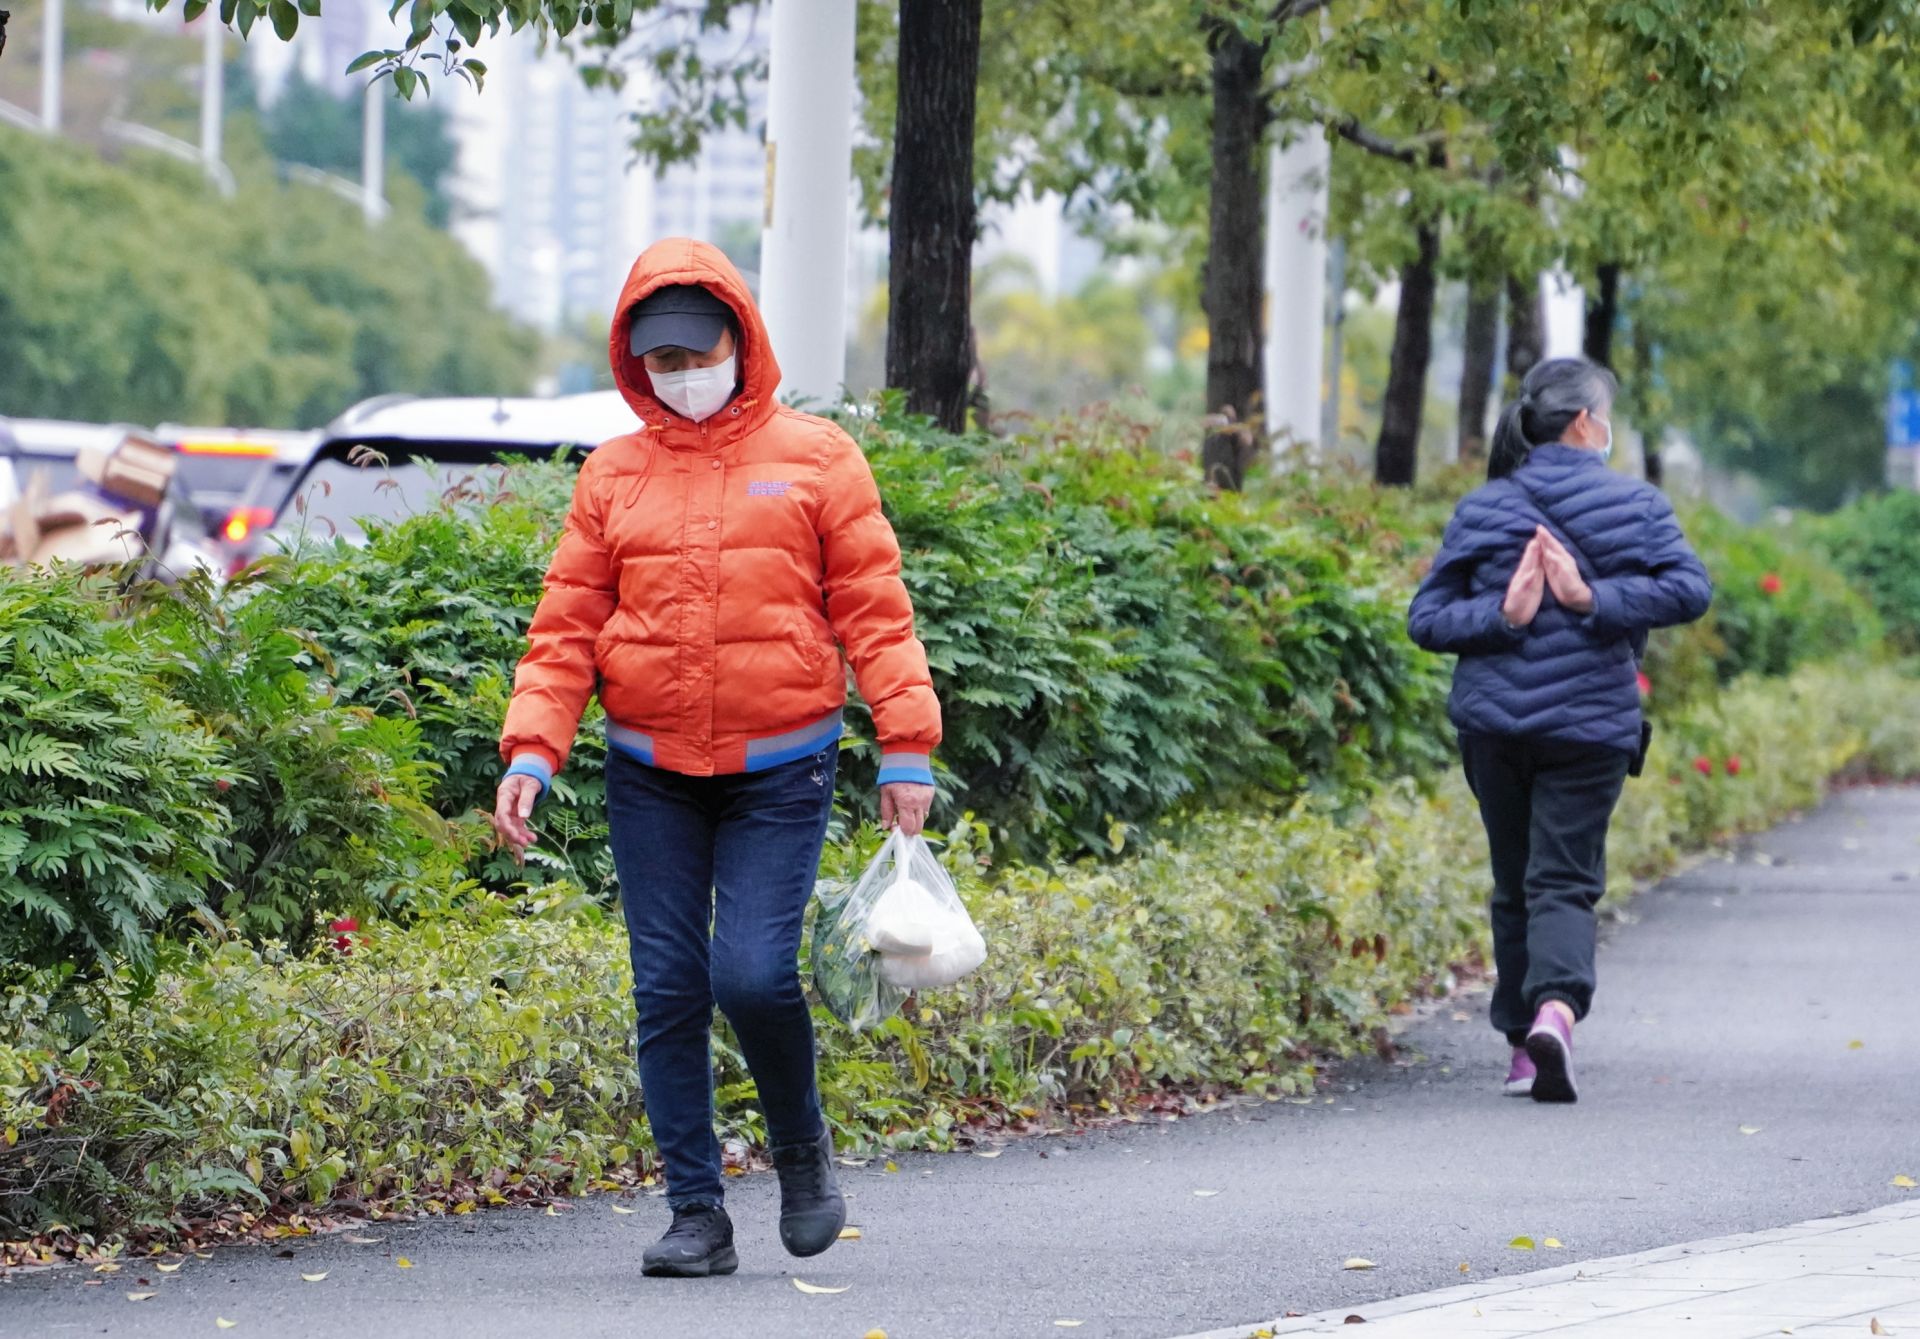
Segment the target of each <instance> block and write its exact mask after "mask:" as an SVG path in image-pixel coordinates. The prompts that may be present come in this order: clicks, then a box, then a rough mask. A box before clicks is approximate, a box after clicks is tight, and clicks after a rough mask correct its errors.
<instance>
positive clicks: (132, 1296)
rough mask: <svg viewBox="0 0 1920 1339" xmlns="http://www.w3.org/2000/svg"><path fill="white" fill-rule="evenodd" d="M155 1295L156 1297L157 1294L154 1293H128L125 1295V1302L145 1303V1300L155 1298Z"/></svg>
mask: <svg viewBox="0 0 1920 1339" xmlns="http://www.w3.org/2000/svg"><path fill="white" fill-rule="evenodd" d="M156 1295H157V1294H154V1293H128V1294H127V1300H128V1301H129V1302H144V1301H146V1300H147V1299H148V1298H149V1297H153V1296H156Z"/></svg>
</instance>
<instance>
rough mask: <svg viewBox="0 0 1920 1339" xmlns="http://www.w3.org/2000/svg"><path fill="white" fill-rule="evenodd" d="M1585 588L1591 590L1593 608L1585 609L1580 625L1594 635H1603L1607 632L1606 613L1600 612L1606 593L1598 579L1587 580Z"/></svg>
mask: <svg viewBox="0 0 1920 1339" xmlns="http://www.w3.org/2000/svg"><path fill="white" fill-rule="evenodd" d="M1587 589H1588V590H1590V591H1592V592H1593V608H1591V609H1589V610H1587V612H1586V614H1585V616H1584V617H1582V618H1581V620H1580V626H1581V627H1583V628H1585V629H1586V630H1587V631H1588V632H1591V633H1593V634H1595V635H1596V636H1605V635H1606V632H1607V626H1608V625H1607V619H1606V615H1605V614H1604V613H1603V612H1602V610H1603V607H1604V604H1605V601H1606V593H1605V590H1604V589H1603V587H1602V586H1601V584H1600V582H1599V581H1598V580H1594V581H1589V582H1588V583H1587Z"/></svg>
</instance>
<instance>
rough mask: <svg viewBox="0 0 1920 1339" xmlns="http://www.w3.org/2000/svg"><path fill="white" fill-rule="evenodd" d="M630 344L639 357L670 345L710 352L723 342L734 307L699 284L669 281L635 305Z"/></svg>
mask: <svg viewBox="0 0 1920 1339" xmlns="http://www.w3.org/2000/svg"><path fill="white" fill-rule="evenodd" d="M629 319H630V321H631V324H630V326H629V327H628V347H629V348H630V349H632V350H633V355H634V357H636V358H643V357H645V356H646V355H647V354H649V353H652V352H653V351H654V350H655V349H663V348H666V347H668V346H669V345H671V346H673V347H675V348H681V349H692V350H693V351H694V352H695V353H706V352H707V351H708V350H710V349H712V348H713V346H714V345H716V344H718V343H719V342H720V336H722V335H724V334H725V333H726V331H727V326H728V324H729V323H730V322H731V321H732V320H733V308H731V307H729V306H728V305H727V304H726V303H724V302H722V301H721V300H720V299H719V298H717V297H715V296H714V295H713V294H712V293H709V292H708V291H707V290H706V289H704V288H702V287H700V285H698V284H669V285H667V287H665V288H656V289H655V290H654V291H653V292H651V293H649V294H647V296H646V297H644V298H642V299H641V300H640V301H638V302H636V303H635V304H634V305H633V314H632V316H631V317H630V318H629Z"/></svg>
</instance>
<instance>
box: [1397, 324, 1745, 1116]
mask: <svg viewBox="0 0 1920 1339" xmlns="http://www.w3.org/2000/svg"><path fill="white" fill-rule="evenodd" d="M1616 388H1617V387H1616V383H1615V381H1614V379H1613V375H1612V374H1611V373H1609V372H1608V371H1607V370H1606V369H1605V368H1603V367H1600V366H1598V365H1596V364H1593V363H1590V362H1588V361H1586V360H1585V359H1583V358H1556V359H1553V360H1551V361H1548V362H1543V363H1539V364H1537V365H1536V366H1535V367H1534V369H1533V370H1532V371H1531V372H1529V373H1528V374H1527V377H1526V380H1525V381H1524V382H1523V383H1522V386H1521V395H1520V398H1519V399H1518V400H1517V401H1515V402H1514V403H1513V404H1511V405H1509V406H1508V407H1507V409H1506V411H1505V412H1504V413H1503V414H1502V415H1501V418H1500V424H1499V427H1498V429H1497V430H1496V431H1495V433H1494V438H1493V450H1492V454H1491V456H1490V458H1489V460H1488V464H1487V477H1488V482H1487V483H1486V485H1485V486H1484V487H1481V488H1479V489H1476V490H1475V491H1474V492H1472V493H1470V494H1468V496H1467V497H1466V498H1464V499H1463V500H1462V501H1461V503H1460V505H1459V507H1458V508H1456V509H1455V511H1454V514H1453V520H1452V521H1451V522H1450V523H1449V524H1448V526H1447V533H1446V537H1445V539H1444V540H1443V541H1442V542H1441V548H1440V554H1439V556H1438V557H1437V558H1435V559H1434V563H1433V569H1432V571H1430V572H1429V573H1428V574H1427V578H1426V580H1425V581H1423V582H1421V583H1420V589H1419V592H1418V593H1417V594H1415V595H1414V597H1413V607H1412V610H1411V612H1410V614H1409V617H1408V628H1409V631H1411V633H1412V635H1413V639H1414V641H1416V642H1418V643H1419V644H1420V645H1421V646H1423V647H1425V648H1426V649H1427V650H1429V651H1439V652H1445V653H1449V654H1453V655H1457V656H1459V657H1460V661H1459V665H1458V667H1457V668H1456V669H1455V671H1454V676H1453V696H1452V699H1451V701H1450V702H1449V704H1448V714H1449V715H1450V716H1451V717H1452V719H1453V723H1454V725H1455V726H1456V727H1457V728H1458V729H1459V732H1460V755H1461V759H1462V761H1463V762H1464V763H1465V765H1466V773H1467V782H1468V784H1469V785H1470V786H1471V787H1472V788H1473V793H1474V796H1475V798H1477V799H1478V800H1479V802H1480V816H1481V819H1482V821H1484V822H1485V824H1486V828H1487V842H1488V845H1489V846H1490V847H1491V849H1492V853H1493V903H1492V914H1493V946H1494V965H1495V968H1496V970H1497V971H1498V973H1499V981H1498V984H1497V985H1496V987H1495V989H1494V995H1493V1007H1492V1019H1493V1026H1494V1027H1495V1028H1496V1029H1498V1030H1499V1031H1500V1032H1502V1033H1504V1034H1505V1035H1506V1038H1507V1041H1508V1042H1509V1044H1511V1045H1512V1047H1513V1067H1512V1069H1511V1070H1510V1071H1509V1072H1508V1075H1507V1082H1506V1091H1507V1092H1508V1093H1510V1094H1512V1095H1514V1096H1529V1095H1530V1096H1532V1097H1533V1099H1534V1100H1535V1101H1539V1102H1572V1101H1574V1100H1576V1098H1577V1096H1578V1089H1577V1087H1576V1085H1575V1083H1574V1074H1573V1026H1574V1024H1575V1023H1576V1022H1578V1021H1579V1020H1580V1019H1582V1018H1585V1017H1586V1015H1587V1010H1588V1008H1589V1007H1590V1006H1591V1005H1592V1002H1593V988H1594V962H1593V959H1594V914H1593V913H1594V907H1595V906H1596V905H1597V904H1598V903H1599V900H1600V895H1601V893H1602V892H1604V891H1605V889H1606V846H1607V825H1608V823H1609V822H1610V821H1611V820H1612V817H1613V809H1614V805H1615V804H1616V803H1618V802H1619V799H1620V791H1621V788H1622V786H1623V785H1624V784H1625V782H1626V778H1627V775H1628V771H1629V769H1630V768H1632V767H1633V765H1634V760H1635V758H1636V757H1637V756H1638V755H1639V754H1640V752H1641V750H1642V748H1643V747H1644V744H1643V736H1642V720H1641V714H1640V688H1639V661H1640V657H1641V656H1642V655H1643V654H1645V652H1646V645H1647V632H1648V630H1649V629H1652V628H1664V627H1670V626H1673V625H1675V624H1679V623H1689V622H1691V621H1693V620H1694V619H1696V618H1699V617H1700V616H1701V615H1702V614H1704V613H1705V612H1706V610H1707V605H1708V603H1709V602H1710V601H1711V600H1712V598H1713V586H1712V583H1711V582H1710V581H1709V580H1708V577H1707V572H1706V569H1705V568H1704V567H1703V566H1701V563H1700V559H1699V558H1698V557H1696V556H1695V555H1694V552H1693V549H1692V548H1691V547H1690V546H1689V545H1688V544H1687V540H1686V536H1685V535H1683V534H1681V533H1680V526H1679V524H1678V522H1676V521H1675V519H1674V515H1673V508H1672V507H1671V506H1670V505H1669V504H1668V502H1667V499H1666V497H1665V496H1664V495H1663V494H1662V493H1661V492H1660V490H1659V489H1657V488H1654V487H1653V486H1652V485H1650V484H1647V483H1643V482H1641V481H1640V480H1637V479H1630V478H1628V477H1627V476H1626V475H1624V474H1618V473H1615V472H1614V471H1613V470H1611V469H1608V468H1607V459H1608V457H1609V456H1610V455H1611V454H1612V450H1613V427H1612V424H1611V422H1610V421H1609V419H1610V415H1611V413H1612V408H1613V397H1614V391H1615V390H1616Z"/></svg>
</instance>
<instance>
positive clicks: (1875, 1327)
mask: <svg viewBox="0 0 1920 1339" xmlns="http://www.w3.org/2000/svg"><path fill="white" fill-rule="evenodd" d="M1867 1328H1868V1331H1869V1333H1872V1334H1885V1333H1886V1332H1887V1327H1886V1326H1884V1325H1882V1324H1881V1323H1880V1317H1878V1316H1875V1317H1874V1318H1873V1324H1872V1325H1870V1326H1868V1327H1867Z"/></svg>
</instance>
